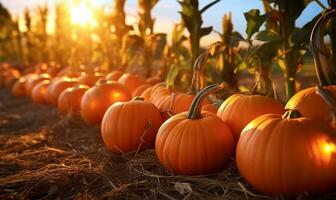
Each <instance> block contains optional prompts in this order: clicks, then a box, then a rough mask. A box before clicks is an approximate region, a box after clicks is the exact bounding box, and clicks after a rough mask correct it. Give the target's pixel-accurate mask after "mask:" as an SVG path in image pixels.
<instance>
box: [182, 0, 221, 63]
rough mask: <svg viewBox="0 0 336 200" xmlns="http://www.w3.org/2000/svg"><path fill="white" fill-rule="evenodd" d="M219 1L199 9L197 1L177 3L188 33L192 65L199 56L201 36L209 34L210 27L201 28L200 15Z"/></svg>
mask: <svg viewBox="0 0 336 200" xmlns="http://www.w3.org/2000/svg"><path fill="white" fill-rule="evenodd" d="M219 1H220V0H215V1H212V2H211V3H209V4H208V5H206V6H204V7H203V8H202V9H199V3H198V0H183V1H178V3H179V4H180V5H181V7H182V11H180V14H181V17H182V20H183V22H184V26H185V27H186V28H187V30H188V32H189V35H190V36H189V44H190V53H191V63H194V62H195V61H196V59H197V57H198V56H199V55H200V54H201V48H200V41H201V38H202V37H203V36H206V35H208V34H210V33H211V31H212V27H211V26H209V27H203V28H202V24H203V20H202V14H203V13H204V12H205V11H206V10H208V9H209V8H210V7H211V6H213V5H215V4H216V3H218V2H219Z"/></svg>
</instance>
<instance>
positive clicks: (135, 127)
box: [101, 100, 162, 154]
mask: <svg viewBox="0 0 336 200" xmlns="http://www.w3.org/2000/svg"><path fill="white" fill-rule="evenodd" d="M161 124H162V119H161V116H160V112H159V110H158V109H157V108H156V107H155V106H154V105H153V104H152V103H150V102H144V101H138V100H133V101H130V102H118V103H115V104H113V105H112V106H110V107H109V109H108V110H107V111H106V112H105V115H104V118H103V121H102V125H101V132H102V138H103V140H104V143H105V145H106V147H107V149H108V150H110V151H111V152H112V153H116V154H118V153H121V152H124V153H126V152H130V151H137V150H138V149H139V150H145V149H147V148H149V147H152V146H154V144H155V137H156V133H157V131H158V129H159V128H160V126H161Z"/></svg>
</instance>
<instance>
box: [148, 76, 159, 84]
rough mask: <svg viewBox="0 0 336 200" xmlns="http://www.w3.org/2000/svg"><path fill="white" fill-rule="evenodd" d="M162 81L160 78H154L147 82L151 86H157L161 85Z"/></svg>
mask: <svg viewBox="0 0 336 200" xmlns="http://www.w3.org/2000/svg"><path fill="white" fill-rule="evenodd" d="M161 81H162V79H161V77H160V76H152V77H150V78H148V79H146V82H147V83H149V84H151V85H155V84H157V83H160V82H161Z"/></svg>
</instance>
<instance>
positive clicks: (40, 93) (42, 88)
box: [31, 80, 50, 104]
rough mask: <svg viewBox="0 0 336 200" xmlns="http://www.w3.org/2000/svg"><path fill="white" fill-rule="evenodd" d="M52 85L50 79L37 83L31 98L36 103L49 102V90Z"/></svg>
mask: <svg viewBox="0 0 336 200" xmlns="http://www.w3.org/2000/svg"><path fill="white" fill-rule="evenodd" d="M49 85H50V80H43V81H41V82H39V83H38V84H36V85H35V86H34V87H33V89H32V92H31V98H32V100H33V102H34V103H37V104H47V103H48V100H47V92H48V87H49Z"/></svg>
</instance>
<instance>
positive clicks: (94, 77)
mask: <svg viewBox="0 0 336 200" xmlns="http://www.w3.org/2000/svg"><path fill="white" fill-rule="evenodd" d="M103 76H104V75H103V74H101V73H94V74H87V73H83V74H82V75H81V76H80V77H78V83H79V84H83V85H87V86H89V87H92V86H94V85H95V83H96V82H97V81H98V80H99V79H100V78H102V77H103Z"/></svg>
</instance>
